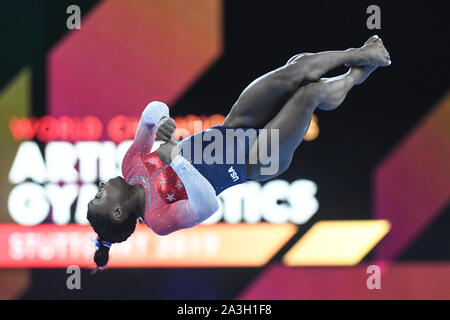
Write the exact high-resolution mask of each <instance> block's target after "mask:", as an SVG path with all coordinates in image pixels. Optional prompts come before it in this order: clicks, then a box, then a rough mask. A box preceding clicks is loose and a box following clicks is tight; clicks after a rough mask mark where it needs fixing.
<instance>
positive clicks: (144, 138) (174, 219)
mask: <svg viewBox="0 0 450 320" xmlns="http://www.w3.org/2000/svg"><path fill="white" fill-rule="evenodd" d="M164 116H169V108H168V107H167V105H165V104H164V103H162V102H157V101H154V102H151V103H149V105H148V106H147V107H146V109H145V110H144V112H143V113H142V116H141V119H140V122H139V125H138V128H137V131H136V136H135V139H134V142H133V144H132V145H131V147H130V148H129V149H128V151H127V153H126V155H125V157H124V159H123V162H122V174H123V177H124V179H125V181H127V182H128V183H129V184H136V183H139V184H141V185H142V186H143V187H144V189H145V201H146V202H145V213H144V222H145V223H146V224H147V226H149V227H150V228H151V229H152V230H153V231H154V232H155V233H157V234H160V235H165V234H168V233H171V232H173V231H176V230H179V229H183V228H189V227H192V226H194V225H196V224H198V223H200V222H202V221H203V220H205V219H207V218H208V217H209V216H210V215H212V214H213V213H214V212H216V211H217V210H218V208H219V204H218V202H217V198H216V192H215V190H214V188H213V186H212V185H211V183H210V182H209V181H208V180H207V179H206V178H205V177H204V176H203V175H202V174H201V173H199V172H198V171H197V170H196V169H195V168H194V167H193V166H192V164H191V163H190V162H189V161H187V160H186V159H185V158H184V157H183V156H181V155H178V156H177V157H176V158H175V159H174V160H173V161H172V162H171V163H170V165H168V164H165V163H163V162H162V161H161V159H160V158H159V157H158V155H157V154H156V152H150V151H151V149H152V146H153V142H154V141H155V137H156V131H157V129H158V124H159V122H160V120H161V118H163V117H164Z"/></svg>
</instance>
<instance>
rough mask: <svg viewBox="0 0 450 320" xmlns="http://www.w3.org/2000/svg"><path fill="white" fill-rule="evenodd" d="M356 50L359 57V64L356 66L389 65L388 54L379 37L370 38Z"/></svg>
mask: <svg viewBox="0 0 450 320" xmlns="http://www.w3.org/2000/svg"><path fill="white" fill-rule="evenodd" d="M356 50H357V51H358V52H359V54H360V55H361V64H358V65H356V66H359V67H360V66H367V65H371V66H376V67H387V66H389V65H390V64H391V57H390V56H389V52H388V51H387V50H386V48H385V47H384V45H383V41H381V39H380V37H378V36H376V35H375V36H372V37H370V38H369V40H367V41H366V42H365V43H364V45H363V46H362V47H361V48H358V49H356Z"/></svg>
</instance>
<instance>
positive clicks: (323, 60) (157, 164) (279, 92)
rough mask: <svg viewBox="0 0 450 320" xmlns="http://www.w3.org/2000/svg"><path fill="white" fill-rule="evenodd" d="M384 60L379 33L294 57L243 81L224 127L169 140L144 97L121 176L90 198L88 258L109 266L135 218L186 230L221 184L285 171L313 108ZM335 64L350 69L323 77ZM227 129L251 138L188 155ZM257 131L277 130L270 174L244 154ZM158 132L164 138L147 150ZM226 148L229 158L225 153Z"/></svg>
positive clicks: (252, 149)
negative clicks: (359, 42)
mask: <svg viewBox="0 0 450 320" xmlns="http://www.w3.org/2000/svg"><path fill="white" fill-rule="evenodd" d="M390 64H391V60H390V56H389V53H388V51H387V50H386V48H385V47H384V45H383V42H382V40H381V39H380V38H379V37H378V36H373V37H371V38H369V39H368V40H367V41H366V42H365V44H364V45H363V46H362V47H360V48H350V49H347V50H344V51H326V52H319V53H303V54H298V55H295V56H293V57H292V58H290V59H289V60H288V61H287V63H286V64H285V65H283V66H281V67H279V68H278V69H275V70H273V71H271V72H269V73H267V74H265V75H263V76H261V77H259V78H258V79H256V80H255V81H253V82H252V83H251V84H250V85H248V87H247V88H245V90H244V91H243V92H242V94H241V95H240V96H239V98H238V100H237V101H236V103H235V104H234V105H233V107H232V108H231V111H230V112H229V114H228V115H227V117H226V118H225V121H224V122H223V125H221V126H214V127H211V128H209V129H207V130H205V131H202V132H199V133H196V134H194V135H192V136H189V137H185V138H184V139H183V140H181V141H179V142H176V141H172V136H173V134H174V132H175V129H176V125H175V122H174V121H173V119H171V118H170V116H169V108H168V107H167V105H165V104H164V103H162V102H158V101H153V102H151V103H149V104H148V105H147V107H146V108H145V110H144V111H143V112H142V116H141V118H140V121H139V124H138V127H137V130H136V135H135V138H134V141H133V144H132V145H131V146H130V148H129V149H128V151H127V153H126V155H125V157H124V159H123V162H122V174H123V178H122V177H116V178H113V179H110V180H109V181H108V182H107V183H100V184H99V190H98V193H97V194H96V196H95V198H94V199H93V200H91V201H90V202H89V204H88V212H87V218H88V220H89V222H90V224H91V226H92V228H93V229H94V230H95V232H96V233H97V235H98V238H97V240H96V248H97V251H96V253H95V256H94V260H95V262H96V264H97V266H98V267H104V266H105V265H106V264H107V262H108V255H109V249H110V247H111V244H112V243H118V242H122V241H125V240H126V239H127V238H128V237H129V236H130V235H131V234H132V233H133V232H134V230H135V227H136V224H137V221H138V219H142V220H143V222H145V224H146V225H147V226H148V227H149V228H150V229H152V230H153V231H154V232H155V233H157V234H158V235H167V234H169V233H171V232H174V231H176V230H179V229H184V228H190V227H193V226H195V225H197V224H199V223H201V222H202V221H204V220H206V219H207V218H208V217H210V216H211V215H212V214H213V213H214V212H216V211H217V210H218V208H219V204H218V201H217V198H216V197H217V195H218V194H220V193H221V192H222V191H223V190H225V189H227V188H230V187H232V186H234V185H237V184H240V183H243V182H245V181H248V180H255V181H265V180H269V179H272V178H275V177H277V176H278V175H280V174H281V173H283V172H284V171H285V170H286V169H287V168H288V167H289V165H290V163H291V160H292V156H293V154H294V152H295V150H296V149H297V147H298V146H299V145H300V143H301V142H302V140H303V137H304V135H305V133H306V131H307V129H308V127H309V124H310V121H311V116H312V114H313V112H314V110H315V109H320V110H333V109H335V108H337V107H338V106H339V105H341V104H342V102H343V101H344V99H345V97H346V96H347V93H348V92H349V90H350V89H351V88H352V87H353V86H356V85H360V84H361V83H363V82H364V81H365V80H366V79H367V77H368V76H369V75H370V74H371V73H372V72H373V71H374V70H375V69H376V68H378V67H385V66H389V65H390ZM340 66H346V67H348V68H349V70H348V72H347V73H345V74H343V75H341V76H337V77H332V78H323V76H324V75H325V74H326V73H327V72H329V71H331V70H333V69H335V68H337V67H340ZM227 130H228V131H229V130H241V132H242V131H243V132H244V133H245V132H247V131H249V130H253V131H255V132H256V135H255V136H254V138H253V139H251V138H249V136H247V135H244V136H242V135H241V136H239V137H242V138H236V139H235V140H233V142H234V143H223V150H222V153H221V154H220V155H218V154H216V155H215V156H218V157H219V158H220V159H225V158H226V159H225V160H226V161H225V160H224V161H217V162H216V163H211V161H193V157H192V154H193V153H194V157H195V153H196V152H197V153H199V152H200V153H202V151H206V150H207V149H212V147H211V144H212V143H214V142H216V143H215V146H217V145H218V144H217V141H215V139H212V138H211V136H214V137H217V135H211V132H212V131H215V132H216V133H218V134H222V135H223V137H225V135H226V131H227ZM263 131H264V132H265V133H264V143H267V141H273V139H271V135H275V133H276V137H277V138H278V145H277V148H276V151H277V153H278V154H277V155H276V157H271V159H277V160H276V161H277V163H276V166H275V168H276V171H275V172H269V173H268V171H267V170H266V171H264V170H263V169H264V168H267V162H265V163H263V162H262V161H250V160H249V159H250V156H252V155H254V156H255V157H256V158H258V154H259V153H258V152H257V151H256V150H257V149H258V147H260V146H261V141H259V140H261V139H262V136H263V135H262V134H260V132H263ZM274 132H275V133H274ZM206 136H209V138H206ZM236 136H237V135H236ZM156 137H158V138H159V139H161V140H162V141H163V142H164V143H162V144H161V145H160V146H159V148H158V149H157V150H156V151H154V152H151V150H152V147H153V143H154V141H155V139H156ZM225 140H226V139H225V138H224V139H223V141H225ZM267 148H268V149H271V147H270V146H267ZM272 149H273V150H275V148H272ZM272 149H271V150H272ZM193 150H194V152H193ZM195 150H196V151H195ZM242 150H243V151H242ZM242 152H244V153H245V154H244V161H237V160H236V156H234V155H237V156H239V153H242ZM230 154H232V155H233V156H232V157H228V155H230ZM271 156H272V155H271ZM230 159H231V162H230ZM257 160H258V159H257ZM272 171H273V170H272Z"/></svg>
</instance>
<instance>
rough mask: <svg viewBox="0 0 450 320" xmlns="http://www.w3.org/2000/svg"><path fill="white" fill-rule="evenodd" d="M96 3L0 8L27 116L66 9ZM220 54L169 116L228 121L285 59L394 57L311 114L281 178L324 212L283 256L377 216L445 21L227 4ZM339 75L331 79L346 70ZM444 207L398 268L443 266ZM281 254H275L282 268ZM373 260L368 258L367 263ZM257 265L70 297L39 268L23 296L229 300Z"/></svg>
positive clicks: (436, 86) (439, 84)
mask: <svg viewBox="0 0 450 320" xmlns="http://www.w3.org/2000/svg"><path fill="white" fill-rule="evenodd" d="M97 3H98V1H79V0H58V1H49V0H47V1H24V0H21V1H2V2H1V4H0V33H1V38H2V50H0V70H1V74H0V87H3V86H4V85H5V84H6V83H7V82H8V81H9V80H10V79H11V78H12V77H13V76H14V75H15V74H16V73H17V72H18V71H19V70H20V69H21V68H22V67H23V66H27V65H28V66H30V67H31V68H32V70H33V100H32V102H33V113H34V115H36V116H42V115H44V114H45V112H46V97H45V94H46V89H45V85H46V74H45V72H46V69H45V68H46V65H45V63H46V60H45V59H46V55H47V52H48V51H49V50H50V49H51V48H52V46H53V45H54V44H56V43H57V42H58V41H59V40H60V39H61V38H62V37H63V36H64V35H65V33H66V32H67V28H66V24H65V23H66V18H67V14H66V13H65V10H66V8H67V6H69V5H71V4H77V5H78V6H80V7H81V11H82V14H86V13H88V12H89V10H90V9H91V8H93V7H94V6H95V5H96V4H97ZM223 3H224V14H225V17H224V52H223V55H222V57H221V58H219V60H218V61H217V62H216V63H215V64H214V65H213V66H212V67H211V68H210V69H209V70H208V71H207V73H205V74H204V75H203V76H202V78H201V79H200V80H199V81H198V82H197V83H195V84H194V85H193V87H192V88H191V90H189V91H188V92H187V93H186V94H185V95H184V96H183V97H182V98H181V99H179V101H177V102H176V104H175V105H173V108H172V110H173V115H174V116H179V115H185V114H214V113H221V114H227V112H228V110H229V109H230V108H231V106H232V105H233V103H234V102H235V100H236V98H237V97H238V96H239V94H240V93H241V91H242V90H243V89H244V88H245V86H246V85H248V84H249V83H250V82H251V81H252V80H254V79H255V78H256V77H258V76H260V75H262V74H264V73H266V72H268V71H270V70H272V69H274V68H277V67H279V66H281V65H282V64H284V63H285V62H286V61H287V60H288V59H289V58H290V57H291V56H292V55H294V54H297V53H301V52H317V51H326V50H337V49H346V48H349V47H357V46H361V45H362V44H363V43H364V42H365V41H366V40H367V38H369V37H370V36H371V35H373V34H378V35H379V36H380V37H381V38H382V39H383V42H384V44H385V45H386V47H387V49H388V50H389V52H390V55H391V58H392V65H391V66H390V67H389V68H382V69H379V70H378V71H376V72H375V73H374V74H373V75H372V76H371V77H370V78H369V79H368V81H367V82H366V83H364V84H363V85H362V86H360V87H357V88H355V89H353V90H352V91H351V92H350V94H349V95H348V97H347V99H346V101H345V102H344V103H343V105H342V106H341V107H340V108H338V109H337V110H335V111H332V112H324V111H320V110H319V111H317V112H316V115H317V116H318V118H319V127H320V134H319V136H318V138H317V139H316V140H314V141H311V142H304V143H302V145H301V147H300V148H299V149H298V150H297V152H296V153H295V157H294V159H293V162H292V165H291V167H290V168H289V169H288V170H287V171H286V172H285V173H284V174H283V175H282V176H281V177H280V178H281V179H285V180H288V181H292V180H295V179H299V178H305V179H310V180H312V181H315V182H316V183H317V184H318V185H319V189H318V193H317V198H318V201H319V204H320V208H319V211H318V212H317V213H316V214H315V215H314V216H313V218H312V219H311V220H310V221H308V223H306V224H305V225H304V226H303V227H302V228H300V231H299V233H298V234H297V235H296V237H294V238H293V239H292V240H291V241H290V242H289V243H288V244H287V245H286V247H285V248H284V249H283V250H282V252H281V253H283V252H285V251H286V250H287V249H288V248H289V247H290V246H291V245H292V244H293V243H295V242H296V240H298V239H299V238H300V237H301V235H302V234H304V232H306V230H308V228H309V227H310V226H311V225H313V224H314V223H315V222H316V221H318V220H323V219H340V220H343V219H370V218H372V217H373V216H372V212H373V209H372V198H371V192H372V189H371V177H372V176H371V175H372V171H373V169H374V167H375V166H376V164H377V163H379V162H380V160H382V159H383V157H384V156H385V155H386V154H388V153H389V152H390V151H391V150H392V149H393V147H394V146H395V145H396V144H397V143H398V142H399V141H401V139H402V138H403V137H404V136H405V135H406V134H407V133H408V132H409V131H410V130H411V129H412V128H413V127H414V126H415V125H417V124H418V123H419V122H420V119H421V118H422V117H423V116H424V115H425V114H426V113H427V112H428V111H429V110H431V108H432V107H433V106H434V105H435V104H436V103H437V102H438V101H439V100H440V98H442V97H443V96H444V94H445V93H446V92H447V90H448V89H449V83H450V81H449V80H450V73H449V66H450V63H449V61H448V59H449V58H450V48H449V46H450V44H449V41H448V37H449V31H450V30H449V29H450V28H449V22H448V21H449V18H448V16H449V13H448V11H446V10H445V7H444V6H443V2H437V1H436V2H431V1H427V2H401V1H378V2H377V3H373V2H372V1H352V2H350V1H270V2H269V1H264V2H263V1H224V2H223ZM371 4H377V5H379V6H380V7H381V14H382V16H381V23H382V24H381V30H368V29H367V27H366V19H367V17H368V15H367V14H366V8H367V7H368V6H369V5H371ZM343 72H345V69H344V68H342V69H338V70H336V71H335V72H333V74H338V73H343ZM448 213H449V207H447V208H446V210H445V213H444V214H441V215H439V218H438V219H437V220H435V221H434V222H433V223H432V224H431V225H430V226H429V227H428V228H427V229H426V230H425V231H424V232H423V233H422V234H421V235H420V236H419V237H418V238H417V239H416V240H415V241H414V243H412V244H411V245H410V247H409V248H407V250H405V251H404V252H403V254H402V255H401V256H400V257H399V258H398V260H402V261H404V260H407V261H421V260H450V246H449V245H448V244H449V241H448V230H449V229H450V215H449V214H448ZM281 253H280V254H278V255H277V256H275V257H274V258H273V260H274V261H276V260H278V259H279V258H280V256H281ZM370 259H372V256H371V255H370V254H369V256H367V257H366V259H365V260H368V261H370ZM261 270H262V269H261V268H201V269H200V268H186V269H184V268H174V269H156V268H152V269H111V270H107V271H105V272H101V273H97V274H96V275H90V271H89V270H84V271H83V274H82V289H83V290H73V291H69V290H67V288H66V286H65V279H66V278H67V274H66V273H65V269H35V270H33V271H32V273H31V277H32V279H31V285H30V286H29V289H28V290H27V291H26V292H25V293H24V294H23V297H22V298H24V299H34V298H133V299H168V298H173V299H232V298H235V297H236V296H237V295H238V294H239V292H240V291H241V290H242V289H243V288H244V287H245V286H246V285H248V284H249V283H250V282H251V280H252V279H254V277H255V276H256V275H257V274H258V273H259V272H260V271H261Z"/></svg>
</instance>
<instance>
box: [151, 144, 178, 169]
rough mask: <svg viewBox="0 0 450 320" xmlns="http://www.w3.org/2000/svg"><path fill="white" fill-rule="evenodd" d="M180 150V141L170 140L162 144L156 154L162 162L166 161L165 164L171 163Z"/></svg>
mask: <svg viewBox="0 0 450 320" xmlns="http://www.w3.org/2000/svg"><path fill="white" fill-rule="evenodd" d="M180 151H181V150H180V147H179V146H178V143H176V142H174V141H168V142H165V143H163V144H161V145H160V146H159V148H158V149H156V154H157V155H158V157H159V158H160V159H161V161H162V162H164V163H165V164H170V163H171V162H172V160H173V159H175V157H176V156H177V155H179V154H180Z"/></svg>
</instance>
